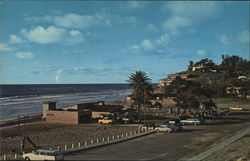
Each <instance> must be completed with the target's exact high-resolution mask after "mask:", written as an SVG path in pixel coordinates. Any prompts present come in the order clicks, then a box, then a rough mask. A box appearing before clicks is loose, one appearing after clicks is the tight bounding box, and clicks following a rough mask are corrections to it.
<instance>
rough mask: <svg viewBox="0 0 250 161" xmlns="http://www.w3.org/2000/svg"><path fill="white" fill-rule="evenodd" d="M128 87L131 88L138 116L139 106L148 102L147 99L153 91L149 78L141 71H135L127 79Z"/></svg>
mask: <svg viewBox="0 0 250 161" xmlns="http://www.w3.org/2000/svg"><path fill="white" fill-rule="evenodd" d="M127 82H129V87H130V88H131V89H132V100H133V103H134V105H135V106H136V107H137V112H138V115H139V117H140V115H141V114H140V113H141V107H142V106H144V107H146V105H147V104H148V100H149V99H150V96H151V95H152V93H153V87H152V85H151V79H150V78H149V77H148V76H147V75H146V73H145V72H143V71H135V73H132V74H131V75H130V76H129V79H128V80H127Z"/></svg>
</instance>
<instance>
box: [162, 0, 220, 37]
mask: <svg viewBox="0 0 250 161" xmlns="http://www.w3.org/2000/svg"><path fill="white" fill-rule="evenodd" d="M162 10H164V11H167V12H170V17H168V19H166V21H165V22H163V24H162V27H163V28H164V29H166V30H167V31H169V32H170V33H171V34H173V35H175V34H179V33H180V32H181V31H182V32H183V30H184V29H188V30H190V28H193V27H195V26H197V25H200V24H202V23H203V22H205V21H207V20H208V19H212V18H215V17H216V16H217V15H218V13H219V11H220V10H221V9H220V8H219V6H218V5H217V2H208V1H205V2H201V1H199V2H191V1H190V2H189V1H187V2H181V1H178V2H170V3H168V4H167V5H165V6H164V7H163V8H162Z"/></svg>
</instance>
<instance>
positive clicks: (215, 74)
mask: <svg viewBox="0 0 250 161" xmlns="http://www.w3.org/2000/svg"><path fill="white" fill-rule="evenodd" d="M249 69H250V61H248V60H245V59H243V58H241V57H239V56H234V55H233V56H228V55H226V56H224V55H222V62H221V63H220V64H215V63H214V62H213V60H210V59H207V58H206V59H201V60H200V61H197V62H193V61H190V62H189V66H188V69H187V70H186V71H182V72H178V73H175V74H169V75H168V76H167V77H166V78H163V79H161V80H160V82H159V84H158V85H157V87H156V88H155V93H165V92H166V88H167V87H168V86H170V85H171V83H172V82H173V81H174V80H175V79H176V78H180V79H184V80H187V81H192V82H196V83H199V84H201V86H203V87H206V88H210V89H211V90H214V91H215V92H214V96H216V97H221V96H223V97H227V96H228V97H240V98H250V70H249Z"/></svg>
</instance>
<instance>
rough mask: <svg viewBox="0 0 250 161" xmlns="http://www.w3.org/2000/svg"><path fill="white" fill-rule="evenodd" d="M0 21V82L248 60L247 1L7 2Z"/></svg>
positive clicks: (88, 79) (83, 78)
mask: <svg viewBox="0 0 250 161" xmlns="http://www.w3.org/2000/svg"><path fill="white" fill-rule="evenodd" d="M0 20H1V24H0V63H1V64H0V65H1V66H0V67H1V68H0V75H1V77H0V78H1V79H0V83H1V84H46V83H125V82H126V80H127V79H128V75H129V74H131V73H133V72H134V71H135V70H142V71H145V72H146V73H147V74H148V75H149V77H150V78H151V79H152V81H153V82H158V81H159V79H161V78H164V77H165V76H166V75H167V74H170V73H175V72H179V71H182V70H186V68H187V65H188V63H189V60H193V61H197V60H199V59H202V58H206V57H207V58H210V59H213V60H214V61H215V62H216V63H220V62H221V55H222V54H224V55H227V54H228V55H239V56H241V57H243V58H245V59H249V2H216V1H205V2H199V1H185V2H182V1H177V2H174V1H156V2H152V1H118V2H114V1H99V2H98V1H94V2H91V1H24V0H21V1H11V0H5V1H3V2H2V3H1V4H0Z"/></svg>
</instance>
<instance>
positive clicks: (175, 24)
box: [163, 16, 192, 35]
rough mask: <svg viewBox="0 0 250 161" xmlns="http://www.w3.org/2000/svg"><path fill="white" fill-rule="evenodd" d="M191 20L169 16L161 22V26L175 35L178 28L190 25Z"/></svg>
mask: <svg viewBox="0 0 250 161" xmlns="http://www.w3.org/2000/svg"><path fill="white" fill-rule="evenodd" d="M191 25H192V22H191V20H190V19H187V18H185V17H180V16H173V17H170V18H169V19H168V20H167V21H166V22H164V23H163V27H164V28H165V29H166V30H169V31H171V34H173V35H176V34H178V33H179V30H180V29H183V28H186V27H188V26H191Z"/></svg>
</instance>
